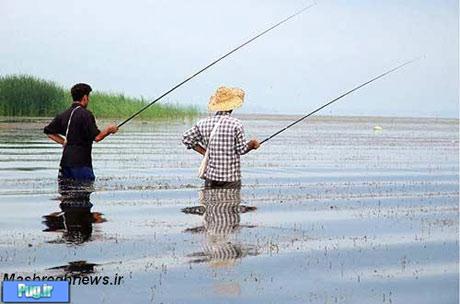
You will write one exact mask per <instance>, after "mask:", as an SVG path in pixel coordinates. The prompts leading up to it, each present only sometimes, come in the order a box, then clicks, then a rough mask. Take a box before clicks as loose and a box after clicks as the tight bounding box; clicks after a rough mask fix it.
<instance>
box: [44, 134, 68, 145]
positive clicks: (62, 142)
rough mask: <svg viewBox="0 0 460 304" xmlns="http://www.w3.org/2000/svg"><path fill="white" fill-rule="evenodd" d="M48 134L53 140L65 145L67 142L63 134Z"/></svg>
mask: <svg viewBox="0 0 460 304" xmlns="http://www.w3.org/2000/svg"><path fill="white" fill-rule="evenodd" d="M47 135H48V138H49V139H51V140H52V141H54V142H56V143H58V144H60V145H64V143H65V139H64V137H62V136H61V135H59V134H47Z"/></svg>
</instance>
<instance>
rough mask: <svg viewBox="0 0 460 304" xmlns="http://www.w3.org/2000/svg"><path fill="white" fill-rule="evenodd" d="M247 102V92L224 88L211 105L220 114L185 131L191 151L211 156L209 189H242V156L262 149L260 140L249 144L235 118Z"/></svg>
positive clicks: (206, 182) (221, 88) (186, 141)
mask: <svg viewBox="0 0 460 304" xmlns="http://www.w3.org/2000/svg"><path fill="white" fill-rule="evenodd" d="M243 100H244V92H243V90H241V89H238V88H226V87H220V88H219V89H218V90H217V92H216V93H215V94H214V95H213V96H212V97H211V100H210V101H209V104H208V108H209V110H210V111H213V112H216V115H214V116H210V117H208V118H205V119H202V120H200V121H199V122H198V123H197V124H196V125H195V126H193V127H192V128H191V129H189V130H187V131H185V132H184V135H183V139H182V143H183V144H184V145H185V146H186V147H187V148H188V149H193V150H195V151H196V152H198V153H200V154H201V155H203V156H205V157H206V155H207V156H209V158H208V160H209V161H208V164H207V166H206V169H205V173H204V177H203V178H204V179H205V186H206V187H210V188H239V187H241V169H240V166H241V165H240V156H241V155H244V154H246V153H248V152H249V151H251V150H254V149H257V148H259V146H260V143H259V141H258V140H257V139H252V140H250V141H246V137H245V135H244V128H243V124H242V123H241V121H239V120H238V119H236V118H234V117H232V116H231V113H232V111H233V110H234V109H236V108H238V107H240V106H241V105H242V104H243Z"/></svg>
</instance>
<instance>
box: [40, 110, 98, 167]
mask: <svg viewBox="0 0 460 304" xmlns="http://www.w3.org/2000/svg"><path fill="white" fill-rule="evenodd" d="M77 106H79V104H78V103H73V104H72V106H71V107H70V108H69V109H67V110H65V111H64V112H62V113H61V114H59V115H57V116H56V117H55V118H54V119H53V121H51V123H50V124H49V125H47V126H46V127H45V128H44V130H43V131H44V132H45V134H60V135H62V136H65V133H66V130H67V123H68V121H69V118H70V114H71V112H72V110H73V109H75V108H76V107H77ZM100 132H101V131H99V129H98V128H97V125H96V120H95V119H94V116H93V114H92V113H91V112H90V111H88V110H87V109H85V108H83V107H80V108H78V109H76V110H75V112H74V113H73V116H72V120H71V122H70V125H69V133H68V134H67V144H66V145H65V147H64V151H63V152H62V158H61V164H60V165H61V167H92V166H93V165H92V160H91V149H92V146H93V141H94V139H95V138H96V136H97V135H98V134H99V133H100Z"/></svg>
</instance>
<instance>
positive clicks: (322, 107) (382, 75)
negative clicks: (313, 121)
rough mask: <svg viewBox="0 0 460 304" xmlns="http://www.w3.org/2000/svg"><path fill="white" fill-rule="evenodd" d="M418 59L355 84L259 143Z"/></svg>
mask: <svg viewBox="0 0 460 304" xmlns="http://www.w3.org/2000/svg"><path fill="white" fill-rule="evenodd" d="M419 59H420V58H416V59H413V60H410V61H407V62H405V63H403V64H401V65H398V66H397V67H395V68H392V69H391V70H388V71H386V72H385V73H382V74H380V75H378V76H377V77H374V78H372V79H371V80H369V81H366V82H365V83H363V84H361V85H359V86H357V87H355V88H353V89H351V90H350V91H348V92H346V93H344V94H342V95H340V96H339V97H337V98H334V99H333V100H331V101H329V102H328V103H326V104H325V105H322V106H321V107H319V108H317V109H316V110H314V111H313V112H310V113H308V114H307V115H305V116H303V117H301V118H299V119H297V120H296V121H294V122H293V123H290V124H289V125H287V126H286V127H284V128H283V129H281V130H279V131H278V132H276V133H273V134H272V135H270V136H269V137H267V138H265V139H264V140H262V141H261V142H260V144H263V143H265V142H267V141H268V140H270V139H272V138H273V137H275V136H277V135H278V134H280V133H282V132H284V131H286V130H287V129H289V128H290V127H292V126H293V125H295V124H298V123H299V122H301V121H302V120H304V119H305V118H307V117H309V116H311V115H313V114H315V113H316V112H318V111H320V110H321V109H324V108H325V107H327V106H329V105H331V104H333V103H334V102H336V101H338V100H339V99H342V98H343V97H345V96H347V95H348V94H351V93H353V92H354V91H356V90H358V89H360V88H362V87H364V86H366V85H368V84H370V83H371V82H374V81H376V80H377V79H379V78H382V77H384V76H386V75H388V74H390V73H392V72H394V71H396V70H399V69H400V68H402V67H403V66H406V65H408V64H409V63H412V62H414V61H417V60H419Z"/></svg>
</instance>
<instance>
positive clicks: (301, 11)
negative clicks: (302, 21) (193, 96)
mask: <svg viewBox="0 0 460 304" xmlns="http://www.w3.org/2000/svg"><path fill="white" fill-rule="evenodd" d="M314 5H315V4H312V5H310V6H307V7H304V8H303V9H301V10H299V11H297V12H295V13H294V14H292V15H291V16H289V17H287V18H285V19H283V20H281V21H280V22H278V23H277V24H275V25H273V26H271V27H270V28H268V29H266V30H265V31H263V32H261V33H259V34H258V35H256V36H254V37H253V38H251V39H249V40H248V41H246V42H245V43H243V44H241V45H240V46H238V47H236V48H234V49H233V50H231V51H230V52H228V53H227V54H225V55H224V56H222V57H220V58H219V59H216V60H214V61H213V62H212V63H210V64H208V65H207V66H205V67H204V68H202V69H201V70H199V71H198V72H196V73H195V74H193V75H192V76H190V77H188V78H187V79H185V80H184V81H182V82H180V83H178V84H177V85H175V86H174V87H172V88H171V89H169V90H168V91H166V92H165V93H163V94H162V95H160V97H157V98H156V99H155V100H154V101H152V102H151V103H149V104H147V105H145V106H144V107H143V108H142V109H140V110H139V111H137V112H136V113H134V114H133V115H131V116H130V117H129V118H127V119H126V120H125V121H123V122H122V123H120V124H119V125H118V127H119V128H120V127H121V126H123V125H124V124H125V123H127V122H128V121H130V120H131V119H133V118H134V117H136V116H137V115H139V114H140V113H142V112H143V111H144V110H145V109H147V108H148V107H150V106H151V105H153V104H154V103H156V102H157V101H158V100H160V99H162V98H163V97H165V96H166V95H168V94H169V93H171V92H172V91H174V90H175V89H177V88H178V87H180V86H181V85H183V84H185V83H186V82H188V81H189V80H191V79H192V78H194V77H195V76H197V75H198V74H201V73H202V72H204V71H205V70H207V69H208V68H210V67H211V66H213V65H215V64H216V63H218V62H219V61H221V60H222V59H224V58H225V57H227V56H229V55H231V54H233V53H234V52H236V51H238V50H239V49H241V48H242V47H243V46H245V45H247V44H249V43H251V42H252V41H254V40H256V39H257V38H259V37H260V36H262V35H264V34H266V33H267V32H269V31H271V30H273V29H274V28H276V27H278V26H280V25H281V24H283V23H285V22H286V21H288V20H289V19H291V18H294V17H295V16H297V15H300V14H301V13H303V12H304V11H306V10H308V9H309V8H311V7H312V6H314Z"/></svg>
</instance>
